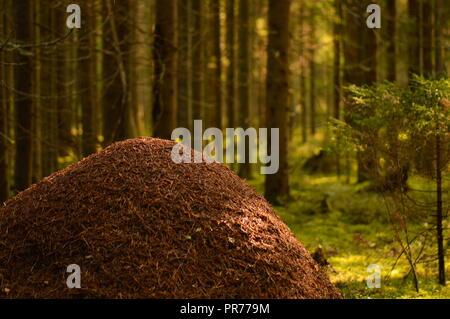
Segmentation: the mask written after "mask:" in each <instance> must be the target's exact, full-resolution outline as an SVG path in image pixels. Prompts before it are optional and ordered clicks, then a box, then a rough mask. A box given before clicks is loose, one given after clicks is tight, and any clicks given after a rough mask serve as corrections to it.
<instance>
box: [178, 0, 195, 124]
mask: <svg viewBox="0 0 450 319" xmlns="http://www.w3.org/2000/svg"><path fill="white" fill-rule="evenodd" d="M189 2H190V0H188V1H179V2H178V21H179V26H178V48H179V50H178V51H179V59H178V71H179V72H178V74H179V76H178V114H179V116H178V118H179V124H180V126H182V127H186V128H188V129H192V127H191V124H192V65H191V62H192V57H191V45H192V42H191V34H190V30H189V27H190V23H191V19H190V4H189Z"/></svg>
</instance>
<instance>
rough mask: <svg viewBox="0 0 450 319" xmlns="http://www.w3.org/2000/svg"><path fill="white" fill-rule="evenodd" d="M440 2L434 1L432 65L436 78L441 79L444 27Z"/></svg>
mask: <svg viewBox="0 0 450 319" xmlns="http://www.w3.org/2000/svg"><path fill="white" fill-rule="evenodd" d="M442 2H443V0H434V32H435V34H434V65H435V74H436V77H437V78H442V77H444V76H445V75H446V72H445V66H444V60H443V56H442V28H443V27H444V23H443V16H444V15H443V13H442V10H444V8H443V5H442ZM447 10H448V9H447Z"/></svg>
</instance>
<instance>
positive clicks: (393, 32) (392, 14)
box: [384, 0, 397, 82]
mask: <svg viewBox="0 0 450 319" xmlns="http://www.w3.org/2000/svg"><path fill="white" fill-rule="evenodd" d="M386 14H387V26H386V32H385V33H384V34H385V39H384V41H385V43H386V60H387V61H386V67H387V70H386V71H387V72H386V80H388V81H391V82H395V81H396V79H397V72H396V69H397V56H396V43H397V28H396V21H397V19H396V15H397V7H396V2H395V1H392V0H390V1H387V2H386Z"/></svg>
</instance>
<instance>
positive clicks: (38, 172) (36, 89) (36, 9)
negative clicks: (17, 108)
mask: <svg viewBox="0 0 450 319" xmlns="http://www.w3.org/2000/svg"><path fill="white" fill-rule="evenodd" d="M32 10H33V14H32V21H31V23H32V25H33V26H34V27H33V30H32V33H33V35H32V36H33V42H35V43H40V42H41V26H42V23H41V14H40V12H41V10H40V1H35V2H34V3H33V9H32ZM32 50H33V65H32V66H30V67H31V68H32V72H33V80H32V85H33V89H32V92H33V95H34V97H33V128H34V130H33V131H34V135H33V159H32V160H33V174H32V177H31V180H32V182H33V183H35V182H37V181H39V180H40V179H41V178H42V149H41V146H42V130H41V127H42V103H41V96H42V90H41V59H42V56H41V48H40V47H35V48H33V49H32Z"/></svg>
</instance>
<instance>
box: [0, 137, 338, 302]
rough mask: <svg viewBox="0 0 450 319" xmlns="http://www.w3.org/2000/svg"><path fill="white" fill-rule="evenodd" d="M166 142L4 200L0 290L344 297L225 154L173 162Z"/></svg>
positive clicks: (128, 147)
mask: <svg viewBox="0 0 450 319" xmlns="http://www.w3.org/2000/svg"><path fill="white" fill-rule="evenodd" d="M173 145H174V142H172V141H166V140H160V139H154V138H138V139H131V140H126V141H123V142H119V143H116V144H113V145H111V146H110V147H108V148H106V149H104V150H103V151H101V152H99V153H97V154H93V155H91V156H89V157H87V158H85V159H83V160H81V161H80V162H78V163H75V164H74V165H72V166H70V167H68V168H66V169H64V170H61V171H59V172H56V173H55V174H53V175H51V176H49V177H48V178H45V179H43V180H42V181H40V182H39V183H37V184H35V185H33V186H31V187H30V188H29V189H27V190H25V191H23V192H22V193H20V194H18V195H17V196H16V197H14V198H12V199H11V200H9V201H7V202H6V203H5V204H4V206H3V207H2V208H0V297H3V298H340V297H341V295H340V293H339V291H338V290H337V289H336V288H334V286H333V285H332V284H331V283H330V282H329V280H328V278H327V276H326V275H325V274H324V273H323V272H322V271H321V270H320V269H319V266H318V265H317V264H316V263H315V262H314V260H313V259H312V258H311V256H310V254H309V253H308V252H307V251H306V249H305V248H304V246H303V245H302V244H301V243H300V242H298V241H297V240H296V239H295V238H294V236H293V234H292V233H291V231H290V230H289V229H288V227H287V226H286V225H285V224H284V223H283V222H282V221H281V220H280V219H279V217H278V216H277V215H276V214H275V213H274V211H273V210H272V208H271V207H270V205H269V204H268V203H267V202H266V200H265V199H264V198H263V197H262V196H261V195H259V194H258V193H257V192H256V191H255V190H254V189H253V188H251V187H250V186H249V185H247V184H246V183H245V182H244V181H242V180H241V179H240V178H239V177H238V176H236V175H235V174H234V173H233V172H232V171H231V170H229V169H228V168H227V167H226V166H225V165H222V164H219V163H212V164H207V163H199V164H195V163H192V164H176V163H174V162H172V160H171V157H170V153H171V149H172V146H173ZM70 264H78V265H79V266H80V267H81V288H80V289H69V288H67V286H66V279H67V277H68V276H69V275H70V273H67V272H66V269H67V266H68V265H70Z"/></svg>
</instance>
